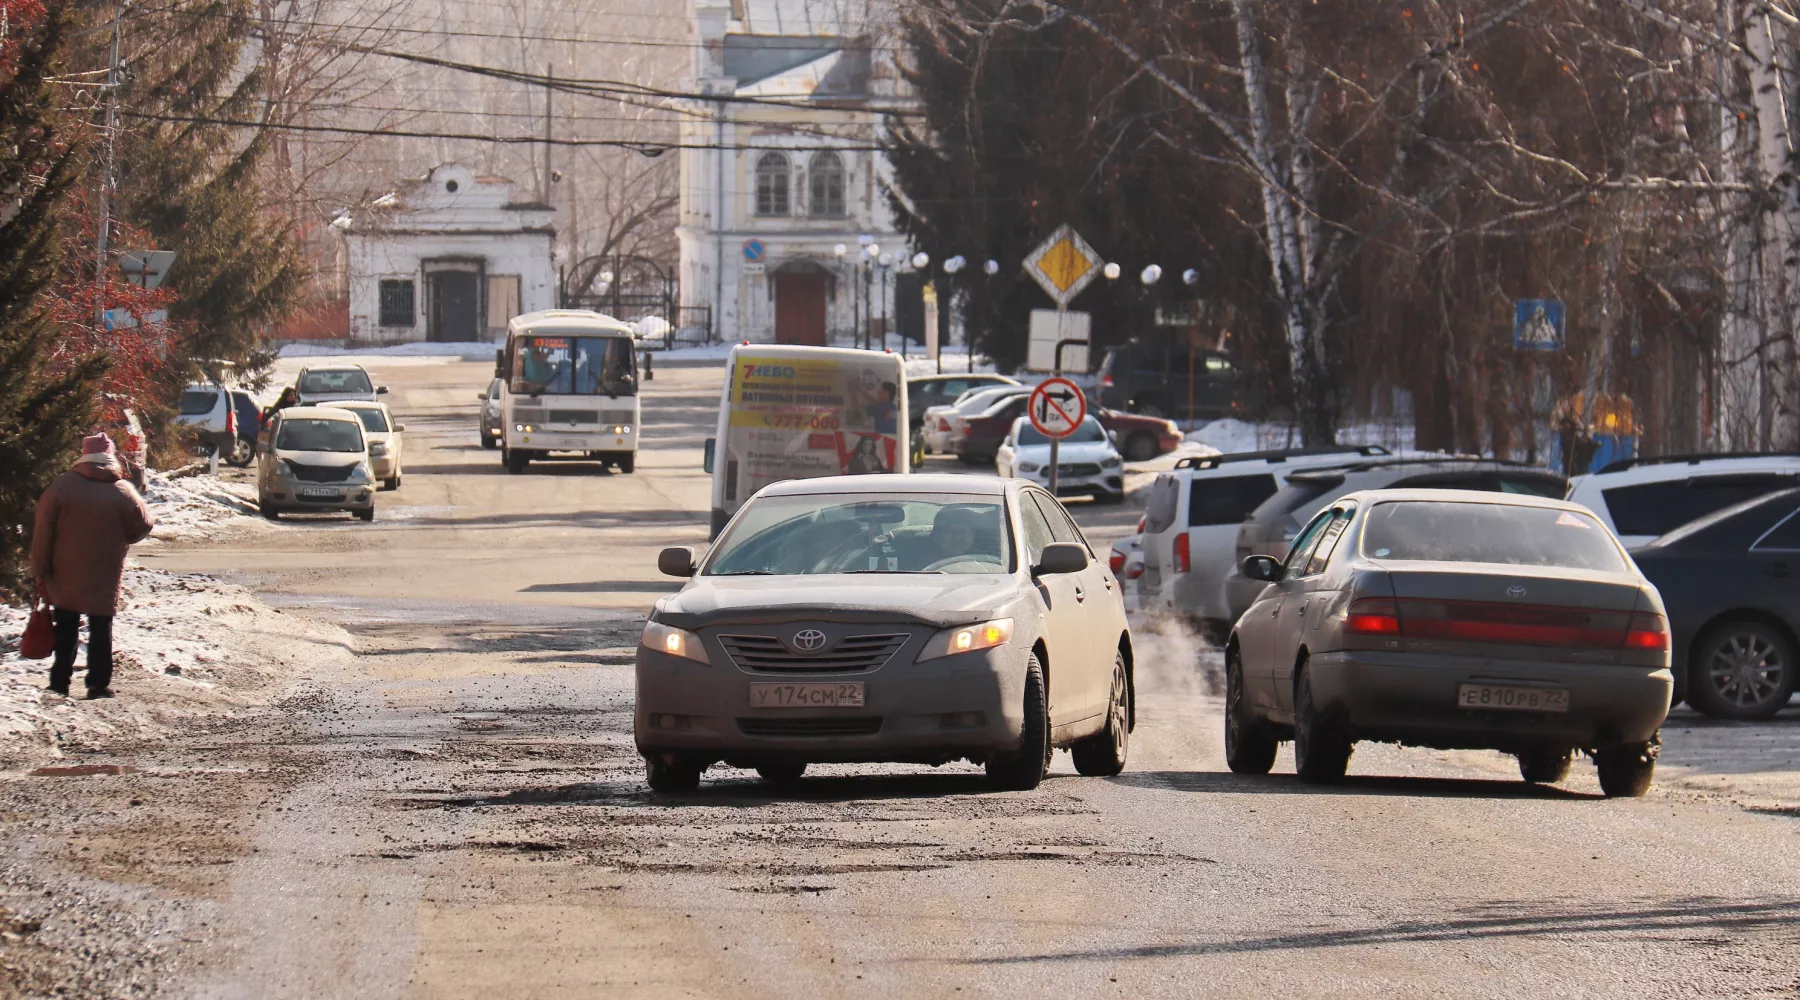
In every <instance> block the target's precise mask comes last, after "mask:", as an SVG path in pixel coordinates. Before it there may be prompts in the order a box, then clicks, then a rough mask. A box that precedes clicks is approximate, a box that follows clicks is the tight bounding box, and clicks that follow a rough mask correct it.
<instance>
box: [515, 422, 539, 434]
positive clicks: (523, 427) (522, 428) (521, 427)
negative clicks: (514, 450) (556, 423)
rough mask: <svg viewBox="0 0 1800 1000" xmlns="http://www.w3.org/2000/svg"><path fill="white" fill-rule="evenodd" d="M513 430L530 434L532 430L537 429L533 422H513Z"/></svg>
mask: <svg viewBox="0 0 1800 1000" xmlns="http://www.w3.org/2000/svg"><path fill="white" fill-rule="evenodd" d="M513 430H515V431H519V432H521V433H525V434H530V433H531V432H532V431H535V430H537V426H536V425H534V424H514V425H513Z"/></svg>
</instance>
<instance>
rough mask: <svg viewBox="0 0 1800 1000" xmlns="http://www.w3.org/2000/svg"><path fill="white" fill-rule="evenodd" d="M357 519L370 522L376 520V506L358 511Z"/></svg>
mask: <svg viewBox="0 0 1800 1000" xmlns="http://www.w3.org/2000/svg"><path fill="white" fill-rule="evenodd" d="M356 519H357V520H359V521H363V522H369V521H373V520H375V508H374V507H369V508H366V509H364V510H359V511H357V512H356Z"/></svg>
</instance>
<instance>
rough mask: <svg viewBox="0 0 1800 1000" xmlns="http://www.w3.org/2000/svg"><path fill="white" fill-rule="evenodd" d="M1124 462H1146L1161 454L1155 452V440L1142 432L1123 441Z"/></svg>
mask: <svg viewBox="0 0 1800 1000" xmlns="http://www.w3.org/2000/svg"><path fill="white" fill-rule="evenodd" d="M1124 451H1125V460H1126V461H1127V462H1148V461H1150V460H1151V459H1153V458H1155V457H1156V456H1158V455H1160V454H1162V452H1160V451H1158V450H1157V447H1156V439H1155V438H1153V437H1151V436H1150V435H1148V434H1145V433H1144V432H1143V431H1138V432H1137V433H1135V434H1133V435H1131V436H1130V437H1128V438H1126V439H1125V448H1124Z"/></svg>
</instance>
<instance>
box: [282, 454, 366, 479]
mask: <svg viewBox="0 0 1800 1000" xmlns="http://www.w3.org/2000/svg"><path fill="white" fill-rule="evenodd" d="M286 461H287V465H288V468H289V469H292V470H293V472H294V478H295V479H298V480H300V481H301V482H303V483H341V482H343V481H344V480H346V479H349V478H350V471H351V470H352V469H355V468H356V466H354V465H307V464H305V463H302V462H296V461H294V460H293V459H291V458H290V459H287V460H286Z"/></svg>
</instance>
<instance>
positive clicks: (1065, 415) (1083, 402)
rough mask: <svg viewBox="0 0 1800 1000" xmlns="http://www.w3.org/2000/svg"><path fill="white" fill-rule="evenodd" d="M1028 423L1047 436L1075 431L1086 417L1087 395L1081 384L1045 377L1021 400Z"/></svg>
mask: <svg viewBox="0 0 1800 1000" xmlns="http://www.w3.org/2000/svg"><path fill="white" fill-rule="evenodd" d="M1025 413H1026V415H1027V416H1029V417H1030V418H1031V426H1033V427H1036V428H1037V429H1038V432H1039V433H1040V434H1042V435H1044V436H1045V437H1047V438H1051V439H1053V440H1061V439H1063V438H1066V437H1068V436H1069V435H1071V434H1073V433H1075V428H1077V427H1080V426H1081V422H1082V421H1083V420H1086V419H1087V397H1086V396H1083V395H1082V394H1081V387H1080V386H1078V385H1076V384H1075V383H1073V382H1071V381H1069V380H1068V379H1066V378H1052V379H1045V380H1044V381H1043V383H1042V384H1041V385H1039V386H1038V387H1037V388H1035V389H1033V390H1031V398H1030V399H1029V400H1028V401H1027V402H1026V404H1025Z"/></svg>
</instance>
